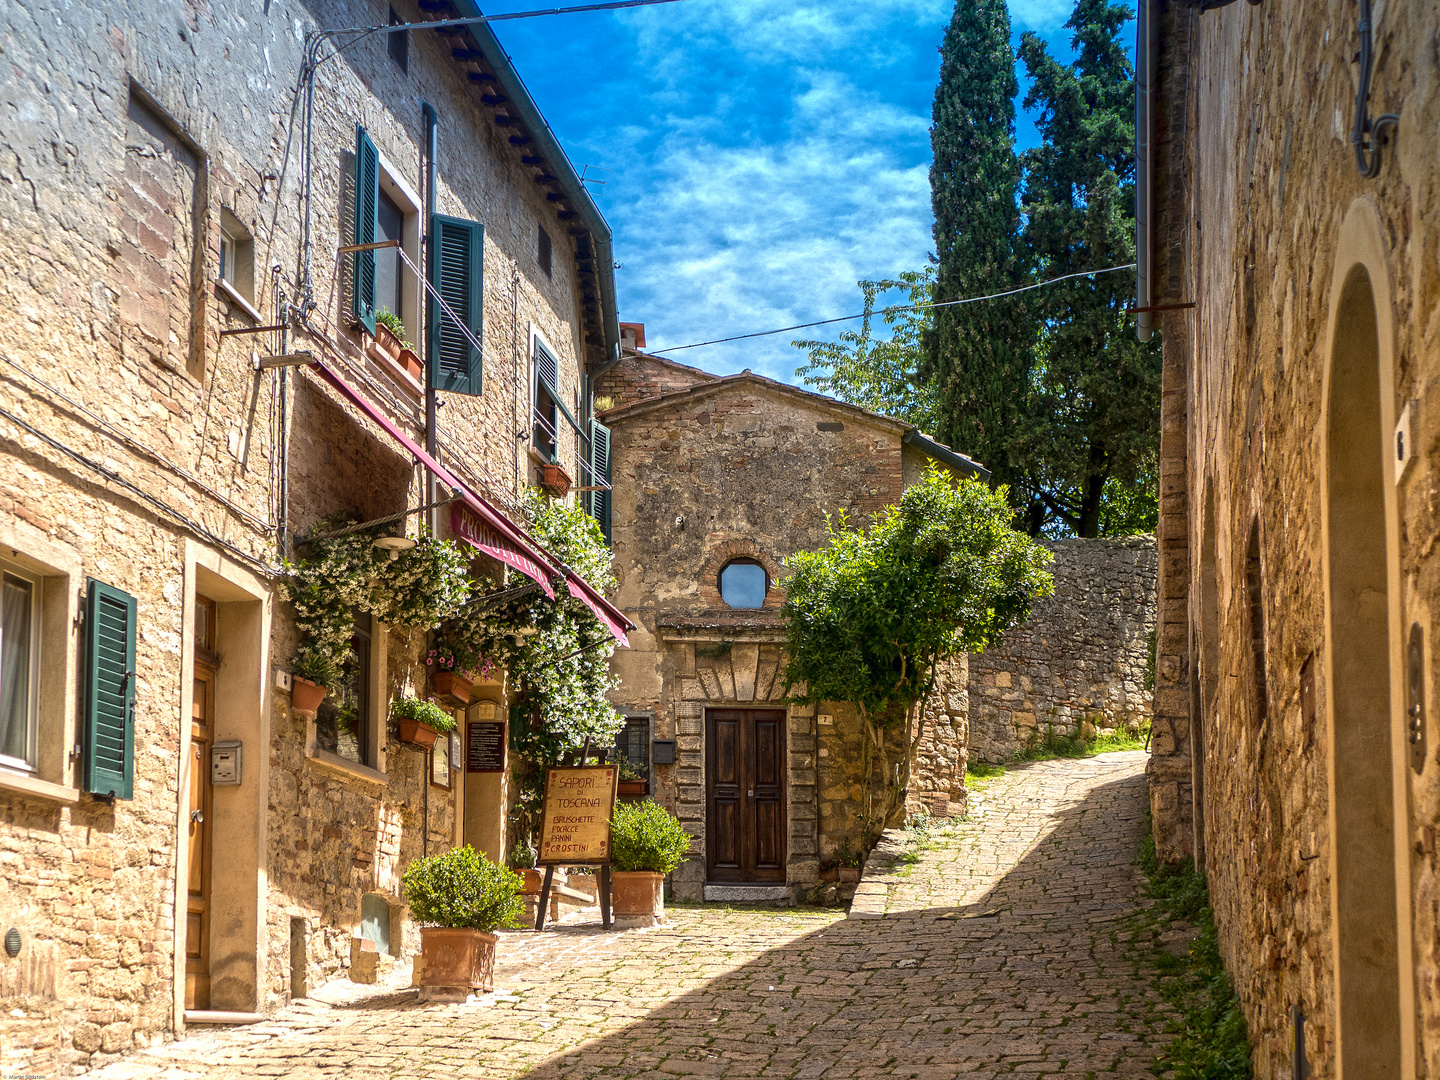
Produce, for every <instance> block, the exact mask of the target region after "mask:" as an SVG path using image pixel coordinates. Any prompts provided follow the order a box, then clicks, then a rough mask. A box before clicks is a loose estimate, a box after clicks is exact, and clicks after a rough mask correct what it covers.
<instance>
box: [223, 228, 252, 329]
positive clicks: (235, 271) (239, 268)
mask: <svg viewBox="0 0 1440 1080" xmlns="http://www.w3.org/2000/svg"><path fill="white" fill-rule="evenodd" d="M220 280H221V281H223V282H224V283H225V284H226V285H228V286H230V289H231V290H232V291H234V292H236V293H239V295H240V297H241V299H243V300H244V301H245V303H247V304H251V305H253V304H254V303H255V241H254V239H253V238H252V237H251V236H250V230H248V229H246V228H245V226H244V224H243V223H242V222H241V221H240V219H239V218H237V217H236V216H235V215H234V214H232V213H231V212H230V211H229V210H225V209H221V211H220Z"/></svg>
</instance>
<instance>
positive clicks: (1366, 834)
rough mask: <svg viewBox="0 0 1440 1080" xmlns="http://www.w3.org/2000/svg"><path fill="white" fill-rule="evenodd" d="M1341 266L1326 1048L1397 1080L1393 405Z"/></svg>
mask: <svg viewBox="0 0 1440 1080" xmlns="http://www.w3.org/2000/svg"><path fill="white" fill-rule="evenodd" d="M1344 265H1345V263H1343V262H1342V263H1341V264H1340V265H1339V267H1337V274H1338V273H1340V272H1342V270H1343V268H1344ZM1349 265H1350V268H1349V269H1348V271H1345V272H1344V278H1343V283H1342V284H1341V287H1340V291H1339V295H1338V298H1337V303H1336V304H1335V306H1334V307H1333V308H1332V311H1333V314H1332V319H1331V327H1332V333H1331V352H1330V365H1329V372H1328V379H1327V388H1326V397H1325V406H1326V407H1325V420H1324V425H1325V431H1324V434H1325V447H1326V449H1325V459H1324V476H1325V485H1326V491H1325V500H1324V521H1325V541H1324V543H1325V553H1324V554H1325V567H1326V580H1325V586H1326V594H1327V604H1326V614H1327V622H1328V626H1327V633H1326V640H1327V653H1328V658H1327V664H1326V668H1327V675H1328V685H1329V695H1328V697H1329V702H1330V708H1329V710H1328V728H1329V761H1330V826H1331V852H1332V856H1333V863H1332V868H1331V898H1332V903H1333V912H1334V918H1333V925H1334V930H1333V933H1334V943H1335V953H1334V955H1335V966H1336V995H1337V999H1338V1000H1337V1002H1336V1006H1337V1021H1338V1024H1337V1027H1338V1036H1339V1038H1338V1040H1337V1042H1338V1047H1337V1049H1338V1052H1339V1059H1340V1060H1339V1064H1340V1075H1341V1077H1342V1078H1344V1080H1355V1078H1358V1077H1364V1078H1367V1080H1368V1078H1371V1077H1374V1078H1377V1080H1378V1078H1395V1080H1399V1078H1400V1077H1401V1076H1402V1075H1403V1072H1402V1058H1403V1056H1404V1055H1403V1051H1402V1046H1403V1044H1404V1039H1403V1038H1402V1033H1403V1030H1404V1028H1406V1027H1407V1026H1408V1025H1406V1024H1405V1023H1404V1020H1403V1017H1404V1013H1405V1008H1404V1003H1403V1002H1402V1000H1401V999H1402V996H1403V995H1402V983H1403V979H1402V976H1401V966H1402V965H1401V957H1402V947H1401V940H1402V934H1401V927H1400V923H1399V918H1398V906H1397V899H1398V893H1399V891H1400V890H1399V889H1397V881H1396V877H1397V873H1396V870H1397V861H1396V854H1395V828H1396V822H1395V796H1394V779H1395V778H1394V762H1393V756H1394V755H1393V752H1392V746H1391V743H1392V737H1391V735H1392V733H1391V727H1392V723H1393V720H1392V713H1393V709H1392V700H1391V666H1392V664H1391V661H1392V656H1391V653H1392V651H1393V649H1392V641H1391V638H1392V633H1391V612H1390V608H1391V593H1392V589H1393V585H1394V581H1393V578H1394V572H1395V571H1394V567H1393V566H1392V561H1393V560H1392V558H1391V551H1390V548H1391V542H1390V537H1389V536H1387V530H1388V527H1389V526H1388V523H1389V521H1390V518H1391V513H1390V511H1391V510H1392V509H1393V507H1391V506H1387V503H1388V502H1391V501H1392V500H1391V499H1389V498H1388V495H1389V482H1388V478H1387V475H1386V463H1387V457H1386V445H1387V440H1386V429H1385V426H1384V420H1385V414H1386V413H1387V412H1391V411H1393V407H1392V409H1390V410H1386V409H1384V408H1382V405H1383V397H1384V395H1383V393H1382V390H1383V389H1387V388H1388V383H1389V380H1388V379H1386V378H1384V377H1383V376H1382V355H1381V353H1382V348H1381V333H1380V327H1379V320H1378V317H1377V298H1376V295H1375V294H1376V288H1375V287H1374V282H1373V279H1372V274H1371V271H1370V269H1368V268H1367V266H1366V265H1364V264H1363V263H1360V262H1358V261H1351V262H1350V264H1349ZM1382 383H1384V384H1385V386H1383V387H1382Z"/></svg>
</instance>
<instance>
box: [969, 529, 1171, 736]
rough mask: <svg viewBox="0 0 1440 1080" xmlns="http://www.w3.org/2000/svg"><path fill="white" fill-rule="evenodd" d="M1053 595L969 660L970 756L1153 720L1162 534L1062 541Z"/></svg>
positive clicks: (1054, 547) (1056, 551) (1053, 545)
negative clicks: (1150, 676)
mask: <svg viewBox="0 0 1440 1080" xmlns="http://www.w3.org/2000/svg"><path fill="white" fill-rule="evenodd" d="M1046 546H1047V547H1048V548H1049V549H1050V551H1051V553H1052V554H1053V555H1054V556H1055V561H1054V562H1053V563H1051V564H1050V573H1051V575H1052V576H1053V577H1054V578H1055V593H1054V595H1052V596H1047V597H1044V598H1042V599H1040V600H1037V601H1036V602H1035V607H1034V609H1033V610H1032V611H1031V613H1030V618H1029V619H1027V620H1026V621H1025V623H1024V624H1022V625H1020V626H1017V627H1015V628H1014V629H1013V630H1011V631H1009V632H1008V633H1006V634H1005V636H1004V637H1002V638H1001V639H1000V641H999V642H998V643H997V644H995V645H992V646H991V647H990V648H988V649H986V650H985V651H984V652H983V653H977V654H975V655H973V656H971V657H970V663H969V679H968V681H967V685H968V696H969V715H970V753H971V755H973V756H974V757H976V758H978V759H979V760H981V761H990V762H1001V761H1006V760H1008V759H1010V758H1011V757H1013V756H1014V755H1015V753H1016V752H1017V751H1020V750H1024V749H1025V748H1026V747H1028V746H1031V745H1033V744H1034V743H1035V742H1036V741H1037V740H1039V739H1042V738H1043V737H1044V736H1045V735H1046V733H1047V732H1048V731H1054V732H1055V733H1056V734H1057V735H1068V736H1072V737H1073V736H1081V737H1085V738H1090V737H1092V736H1093V735H1094V734H1095V733H1096V732H1097V731H1099V730H1102V729H1124V730H1127V731H1133V732H1138V731H1139V730H1140V727H1141V725H1142V723H1149V721H1150V713H1151V708H1152V694H1151V692H1150V690H1149V689H1147V685H1146V684H1147V669H1149V668H1151V667H1152V665H1153V657H1154V653H1153V650H1154V639H1153V637H1152V636H1151V635H1152V633H1153V631H1154V629H1155V569H1156V554H1155V538H1154V537H1152V536H1127V537H1122V538H1119V539H1113V540H1078V539H1077V540H1057V541H1051V542H1049V543H1047V544H1046Z"/></svg>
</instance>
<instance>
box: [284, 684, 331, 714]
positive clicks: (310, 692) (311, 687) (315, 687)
mask: <svg viewBox="0 0 1440 1080" xmlns="http://www.w3.org/2000/svg"><path fill="white" fill-rule="evenodd" d="M328 693H330V691H329V690H327V689H325V687H323V686H321V685H320V684H319V683H317V682H311V681H310V680H309V679H306V678H303V677H302V676H300V675H296V676H293V677H292V678H291V680H290V707H291V708H292V709H294V710H295V711H296V712H314V711H315V710H316V709H318V708H320V703H321V702H322V701H324V700H325V695H326V694H328Z"/></svg>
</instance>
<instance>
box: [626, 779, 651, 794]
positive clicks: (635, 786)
mask: <svg viewBox="0 0 1440 1080" xmlns="http://www.w3.org/2000/svg"><path fill="white" fill-rule="evenodd" d="M649 790H650V781H649V780H621V781H620V794H621V795H644V794H646V793H647V792H649Z"/></svg>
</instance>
